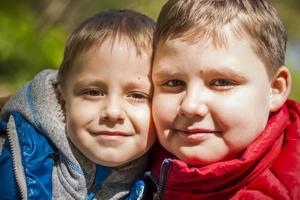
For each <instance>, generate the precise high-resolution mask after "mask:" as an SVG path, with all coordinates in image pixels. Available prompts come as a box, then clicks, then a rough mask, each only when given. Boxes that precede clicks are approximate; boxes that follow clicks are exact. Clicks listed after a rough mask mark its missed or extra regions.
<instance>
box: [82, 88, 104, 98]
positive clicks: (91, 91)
mask: <svg viewBox="0 0 300 200" xmlns="http://www.w3.org/2000/svg"><path fill="white" fill-rule="evenodd" d="M83 95H85V96H91V97H97V96H104V92H103V91H101V90H98V89H89V90H86V91H84V92H83Z"/></svg>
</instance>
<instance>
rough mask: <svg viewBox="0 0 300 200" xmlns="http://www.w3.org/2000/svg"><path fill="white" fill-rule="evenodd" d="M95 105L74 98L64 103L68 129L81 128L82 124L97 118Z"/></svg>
mask: <svg viewBox="0 0 300 200" xmlns="http://www.w3.org/2000/svg"><path fill="white" fill-rule="evenodd" d="M97 110H98V108H97V106H95V105H93V104H88V103H83V102H80V101H76V99H74V100H73V101H71V102H70V103H67V104H66V123H67V127H68V128H69V130H76V129H81V128H83V127H84V125H86V124H88V123H90V122H93V121H96V120H98V116H99V114H97V113H99V112H97Z"/></svg>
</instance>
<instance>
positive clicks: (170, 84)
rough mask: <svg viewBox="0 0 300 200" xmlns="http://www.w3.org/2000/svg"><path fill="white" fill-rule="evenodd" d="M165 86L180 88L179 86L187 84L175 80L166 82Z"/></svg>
mask: <svg viewBox="0 0 300 200" xmlns="http://www.w3.org/2000/svg"><path fill="white" fill-rule="evenodd" d="M163 85H164V86H167V87H178V86H185V82H184V81H182V80H178V79H174V80H169V81H167V82H165V83H164V84H163Z"/></svg>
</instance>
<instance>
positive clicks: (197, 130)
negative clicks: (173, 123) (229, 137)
mask: <svg viewBox="0 0 300 200" xmlns="http://www.w3.org/2000/svg"><path fill="white" fill-rule="evenodd" d="M175 131H177V132H182V133H184V134H219V133H221V131H217V130H210V129H202V128H201V129H200V128H187V129H175Z"/></svg>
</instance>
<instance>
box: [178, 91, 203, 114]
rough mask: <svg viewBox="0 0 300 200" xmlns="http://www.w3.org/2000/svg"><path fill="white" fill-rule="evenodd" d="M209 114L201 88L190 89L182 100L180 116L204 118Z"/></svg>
mask: <svg viewBox="0 0 300 200" xmlns="http://www.w3.org/2000/svg"><path fill="white" fill-rule="evenodd" d="M208 112H209V110H208V106H207V98H206V94H205V92H204V91H203V88H200V87H190V88H187V91H186V93H185V95H184V97H183V99H182V102H181V105H180V114H181V115H182V116H186V117H195V116H198V117H201V118H202V117H205V115H207V113H208Z"/></svg>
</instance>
